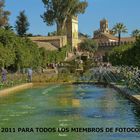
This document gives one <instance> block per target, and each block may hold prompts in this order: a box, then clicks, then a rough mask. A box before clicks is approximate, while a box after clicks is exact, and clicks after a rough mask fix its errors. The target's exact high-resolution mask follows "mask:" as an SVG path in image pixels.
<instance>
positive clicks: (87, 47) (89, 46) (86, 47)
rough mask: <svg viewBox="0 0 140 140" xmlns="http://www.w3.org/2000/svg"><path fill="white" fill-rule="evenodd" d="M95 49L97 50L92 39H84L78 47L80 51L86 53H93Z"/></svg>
mask: <svg viewBox="0 0 140 140" xmlns="http://www.w3.org/2000/svg"><path fill="white" fill-rule="evenodd" d="M97 48H98V45H97V43H96V42H95V41H94V40H92V39H86V40H85V41H84V42H82V43H81V44H80V46H79V49H80V50H81V51H87V52H95V51H96V50H97Z"/></svg>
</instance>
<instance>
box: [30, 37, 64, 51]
mask: <svg viewBox="0 0 140 140" xmlns="http://www.w3.org/2000/svg"><path fill="white" fill-rule="evenodd" d="M29 38H30V39H31V40H32V41H34V42H49V43H50V44H52V45H53V46H55V47H56V48H62V47H63V46H65V45H67V37H66V36H39V37H29ZM44 45H45V43H44ZM46 45H47V43H46ZM44 47H45V46H44Z"/></svg>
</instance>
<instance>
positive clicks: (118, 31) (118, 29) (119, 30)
mask: <svg viewBox="0 0 140 140" xmlns="http://www.w3.org/2000/svg"><path fill="white" fill-rule="evenodd" d="M112 32H114V33H115V34H118V45H119V46H120V44H121V33H127V28H126V26H125V25H124V24H123V23H117V24H116V25H115V26H114V27H113V29H112Z"/></svg>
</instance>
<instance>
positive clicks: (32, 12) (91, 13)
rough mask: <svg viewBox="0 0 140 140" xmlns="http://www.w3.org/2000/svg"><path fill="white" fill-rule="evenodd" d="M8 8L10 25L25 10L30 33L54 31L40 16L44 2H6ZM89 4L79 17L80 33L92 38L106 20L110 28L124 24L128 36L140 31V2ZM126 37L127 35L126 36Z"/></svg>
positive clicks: (108, 0)
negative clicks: (104, 19)
mask: <svg viewBox="0 0 140 140" xmlns="http://www.w3.org/2000/svg"><path fill="white" fill-rule="evenodd" d="M5 1H6V8H5V9H7V10H9V11H10V12H11V16H10V24H11V25H12V26H14V25H15V21H16V17H17V16H18V14H19V11H22V10H25V12H26V15H27V16H28V20H29V22H30V29H29V31H28V32H30V33H33V34H41V35H47V33H48V32H51V31H54V30H55V26H53V27H50V26H49V27H48V26H46V24H45V23H43V20H42V19H41V18H40V15H41V14H42V13H43V12H44V6H43V3H42V0H5ZM87 1H88V3H89V6H88V8H87V9H86V12H85V14H83V15H79V31H80V32H82V33H86V34H89V35H91V36H92V34H93V31H94V30H96V29H98V28H99V21H100V20H101V19H102V18H106V19H108V21H109V27H110V28H112V27H113V25H114V24H116V23H117V22H123V23H124V24H125V25H126V26H127V28H128V34H127V36H128V35H130V34H131V32H132V31H133V30H134V29H140V16H139V13H140V8H139V6H140V0H87ZM125 36H126V35H125Z"/></svg>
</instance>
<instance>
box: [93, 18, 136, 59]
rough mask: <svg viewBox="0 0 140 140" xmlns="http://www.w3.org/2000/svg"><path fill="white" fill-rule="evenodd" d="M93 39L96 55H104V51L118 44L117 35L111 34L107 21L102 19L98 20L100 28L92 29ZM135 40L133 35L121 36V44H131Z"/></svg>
mask: <svg viewBox="0 0 140 140" xmlns="http://www.w3.org/2000/svg"><path fill="white" fill-rule="evenodd" d="M93 40H95V41H96V42H97V43H98V47H99V49H98V52H97V55H102V56H103V55H105V53H106V52H109V51H110V50H112V49H113V48H114V47H115V46H118V37H116V36H114V35H112V32H111V30H110V29H109V26H108V21H107V20H106V19H103V20H101V21H100V29H98V30H96V31H94V35H93ZM134 42H135V38H134V37H122V38H121V45H123V44H132V43H134Z"/></svg>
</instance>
